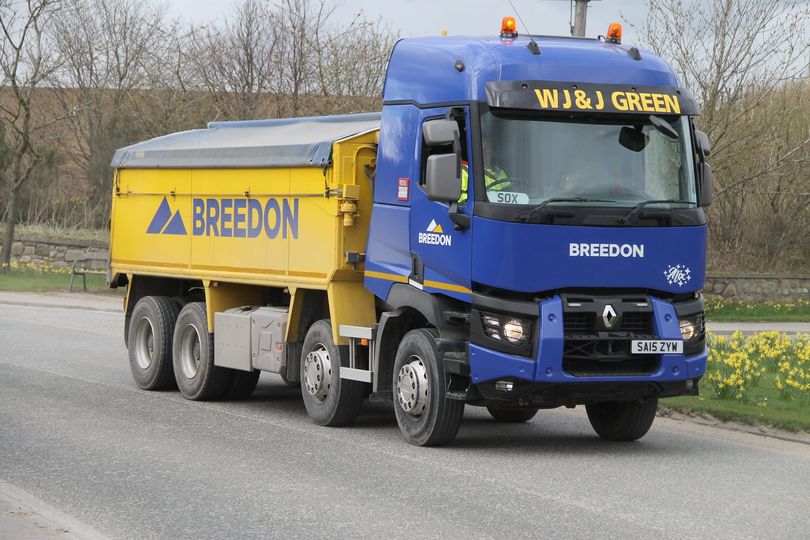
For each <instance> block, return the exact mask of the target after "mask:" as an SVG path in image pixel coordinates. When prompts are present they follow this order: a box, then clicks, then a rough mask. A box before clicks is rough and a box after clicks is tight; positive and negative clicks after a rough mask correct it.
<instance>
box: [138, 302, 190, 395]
mask: <svg viewBox="0 0 810 540" xmlns="http://www.w3.org/2000/svg"><path fill="white" fill-rule="evenodd" d="M179 311H180V309H179V308H178V307H177V305H176V304H175V303H174V302H172V300H171V298H168V297H165V296H144V297H143V298H141V299H140V300H139V301H138V303H137V304H135V308H134V309H133V310H132V316H131V317H130V322H129V332H128V334H127V335H128V340H127V345H128V349H129V369H130V371H131V372H132V378H133V379H135V384H137V385H138V387H139V388H142V389H144V390H159V389H161V388H170V387H172V386H173V385H174V372H173V370H172V335H173V333H174V324H175V321H176V320H177V314H178V313H179Z"/></svg>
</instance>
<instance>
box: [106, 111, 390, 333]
mask: <svg viewBox="0 0 810 540" xmlns="http://www.w3.org/2000/svg"><path fill="white" fill-rule="evenodd" d="M365 116H372V115H365ZM313 120H314V119H313ZM276 122H278V121H276ZM289 122H290V123H289V124H284V123H281V125H277V124H274V123H273V121H269V122H267V123H261V122H258V123H253V124H251V123H248V122H245V123H223V124H212V125H211V126H209V128H208V129H207V130H198V131H197V132H186V133H181V134H177V140H176V142H173V141H174V140H175V139H172V136H169V139H168V140H164V139H165V138H159V139H155V140H153V141H148V142H147V143H141V145H135V146H132V147H129V148H126V149H123V150H120V151H119V152H118V153H117V154H116V158H115V159H114V160H113V166H114V167H115V184H114V193H113V204H112V223H111V239H110V266H111V272H112V283H113V284H115V283H122V282H123V281H124V280H123V276H126V277H127V282H128V283H129V284H130V287H132V282H133V278H134V279H138V278H139V277H142V276H158V277H165V278H179V279H185V280H199V281H200V282H201V284H202V286H203V287H204V289H205V298H206V301H207V305H208V318H209V329H210V330H211V331H213V313H214V312H216V311H223V310H225V309H229V308H233V307H238V306H241V305H251V304H253V305H258V304H260V303H261V302H262V298H263V297H264V296H263V295H265V293H266V291H267V290H268V288H275V289H280V290H282V291H283V292H284V294H287V293H289V295H290V298H291V300H290V306H289V307H290V317H291V320H290V324H289V325H288V333H289V332H290V331H291V330H295V327H296V321H295V320H292V318H293V316H294V314H295V313H296V310H300V309H301V306H300V305H297V302H296V296H297V295H298V293H299V292H300V291H302V290H319V291H326V293H327V299H328V305H329V317H330V318H331V320H332V325H333V334H334V337H335V340H336V341H340V342H344V341H343V340H341V339H340V338H339V337H338V332H337V328H338V326H339V325H341V324H348V325H363V326H370V325H371V324H373V323H374V321H375V311H374V300H373V295H372V294H371V293H369V292H368V291H367V290H366V289H365V288H364V287H363V266H362V254H363V253H364V251H365V246H366V239H367V237H368V227H369V220H370V216H371V204H372V191H371V177H370V175H371V172H372V171H373V167H374V162H375V159H376V147H377V138H378V134H379V128H378V122H377V123H376V125H375V122H374V120H373V119H372V120H369V121H358V122H338V123H337V127H336V128H335V125H329V124H328V123H326V122H318V121H312V122H307V121H306V119H304V120H302V121H289ZM243 124H246V125H245V126H243ZM353 131H355V133H353ZM347 133H348V135H347ZM321 138H323V139H325V140H319V139H321ZM233 140H237V142H236V143H234V144H233V145H231V141H233ZM150 145H152V146H150ZM142 146H143V149H139V148H141V147H142ZM178 148H179V150H178ZM208 164H211V166H208ZM303 296H304V295H300V296H299V298H301V297H303Z"/></svg>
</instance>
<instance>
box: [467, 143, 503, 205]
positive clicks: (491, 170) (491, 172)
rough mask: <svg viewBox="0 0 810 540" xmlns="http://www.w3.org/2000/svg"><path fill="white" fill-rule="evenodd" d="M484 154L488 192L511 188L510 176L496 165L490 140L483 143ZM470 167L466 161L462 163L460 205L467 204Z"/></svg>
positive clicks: (485, 180) (485, 179)
mask: <svg viewBox="0 0 810 540" xmlns="http://www.w3.org/2000/svg"><path fill="white" fill-rule="evenodd" d="M482 147H483V154H484V184H485V185H486V188H487V192H490V191H501V190H503V189H507V188H509V187H510V186H511V185H512V183H511V182H510V181H509V175H508V174H506V171H504V170H503V169H501V168H500V167H499V166H498V165H496V164H495V163H494V160H493V152H492V143H491V142H490V141H489V140H488V139H484V140H483V142H482ZM469 169H470V166H469V163H468V162H467V161H466V160H465V161H462V162H461V197H459V198H458V204H464V203H465V202H467V187H468V185H469V180H470V170H469Z"/></svg>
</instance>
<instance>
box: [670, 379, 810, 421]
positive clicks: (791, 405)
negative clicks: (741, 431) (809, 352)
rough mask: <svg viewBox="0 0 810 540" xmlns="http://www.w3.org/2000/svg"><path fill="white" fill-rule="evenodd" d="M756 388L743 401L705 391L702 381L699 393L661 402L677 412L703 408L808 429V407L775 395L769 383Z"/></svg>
mask: <svg viewBox="0 0 810 540" xmlns="http://www.w3.org/2000/svg"><path fill="white" fill-rule="evenodd" d="M766 377H767V376H766ZM771 378H772V377H771ZM763 384H769V385H770V384H772V381H766V380H765V377H763ZM706 390H708V392H707V391H706ZM758 390H761V391H758V392H757V393H756V394H755V395H753V396H752V401H751V402H748V403H746V402H742V401H738V400H733V399H718V398H716V397H714V396H712V395H709V393H711V390H710V389H707V388H706V386H705V384H704V385H703V386H702V387H701V395H700V396H681V397H675V398H666V399H662V400H661V405H663V406H665V407H669V408H671V409H675V410H677V411H680V412H690V411H692V412H706V413H709V414H711V415H712V416H714V417H715V418H719V419H721V420H731V421H735V422H740V423H743V424H751V425H757V424H767V425H770V426H773V427H777V428H780V429H786V430H788V431H810V407H808V406H807V405H804V406H803V405H802V404H801V403H799V402H798V401H795V400H791V401H785V400H781V399H779V392H778V391H777V390H776V389H774V388H771V387H770V386H768V387H766V388H761V389H758ZM753 400H756V401H753Z"/></svg>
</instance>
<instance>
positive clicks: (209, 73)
mask: <svg viewBox="0 0 810 540" xmlns="http://www.w3.org/2000/svg"><path fill="white" fill-rule="evenodd" d="M279 22H280V20H279V17H278V15H277V14H275V13H273V12H272V10H271V9H270V7H269V6H268V5H267V4H265V3H263V2H260V1H259V0H246V1H245V2H243V3H242V4H239V5H237V6H236V8H235V9H234V12H233V15H232V16H231V17H229V18H227V19H226V20H225V22H224V24H223V25H222V26H221V27H217V26H212V25H209V26H203V27H200V28H195V29H194V30H193V31H192V36H191V37H192V40H191V43H190V45H191V50H190V54H189V58H190V60H191V62H192V64H193V67H194V70H195V72H196V75H197V77H198V79H199V83H200V86H201V89H203V90H205V91H207V92H210V93H211V95H212V97H213V99H214V100H215V101H216V104H217V110H218V112H219V115H220V116H224V117H228V118H243V119H248V118H256V117H257V116H258V115H261V114H262V113H263V107H262V105H263V99H264V98H265V97H266V94H267V92H269V90H270V77H271V76H272V65H271V62H272V60H273V55H274V52H275V47H276V39H275V38H276V36H277V34H278V32H277V30H276V26H277V25H278V24H279Z"/></svg>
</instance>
